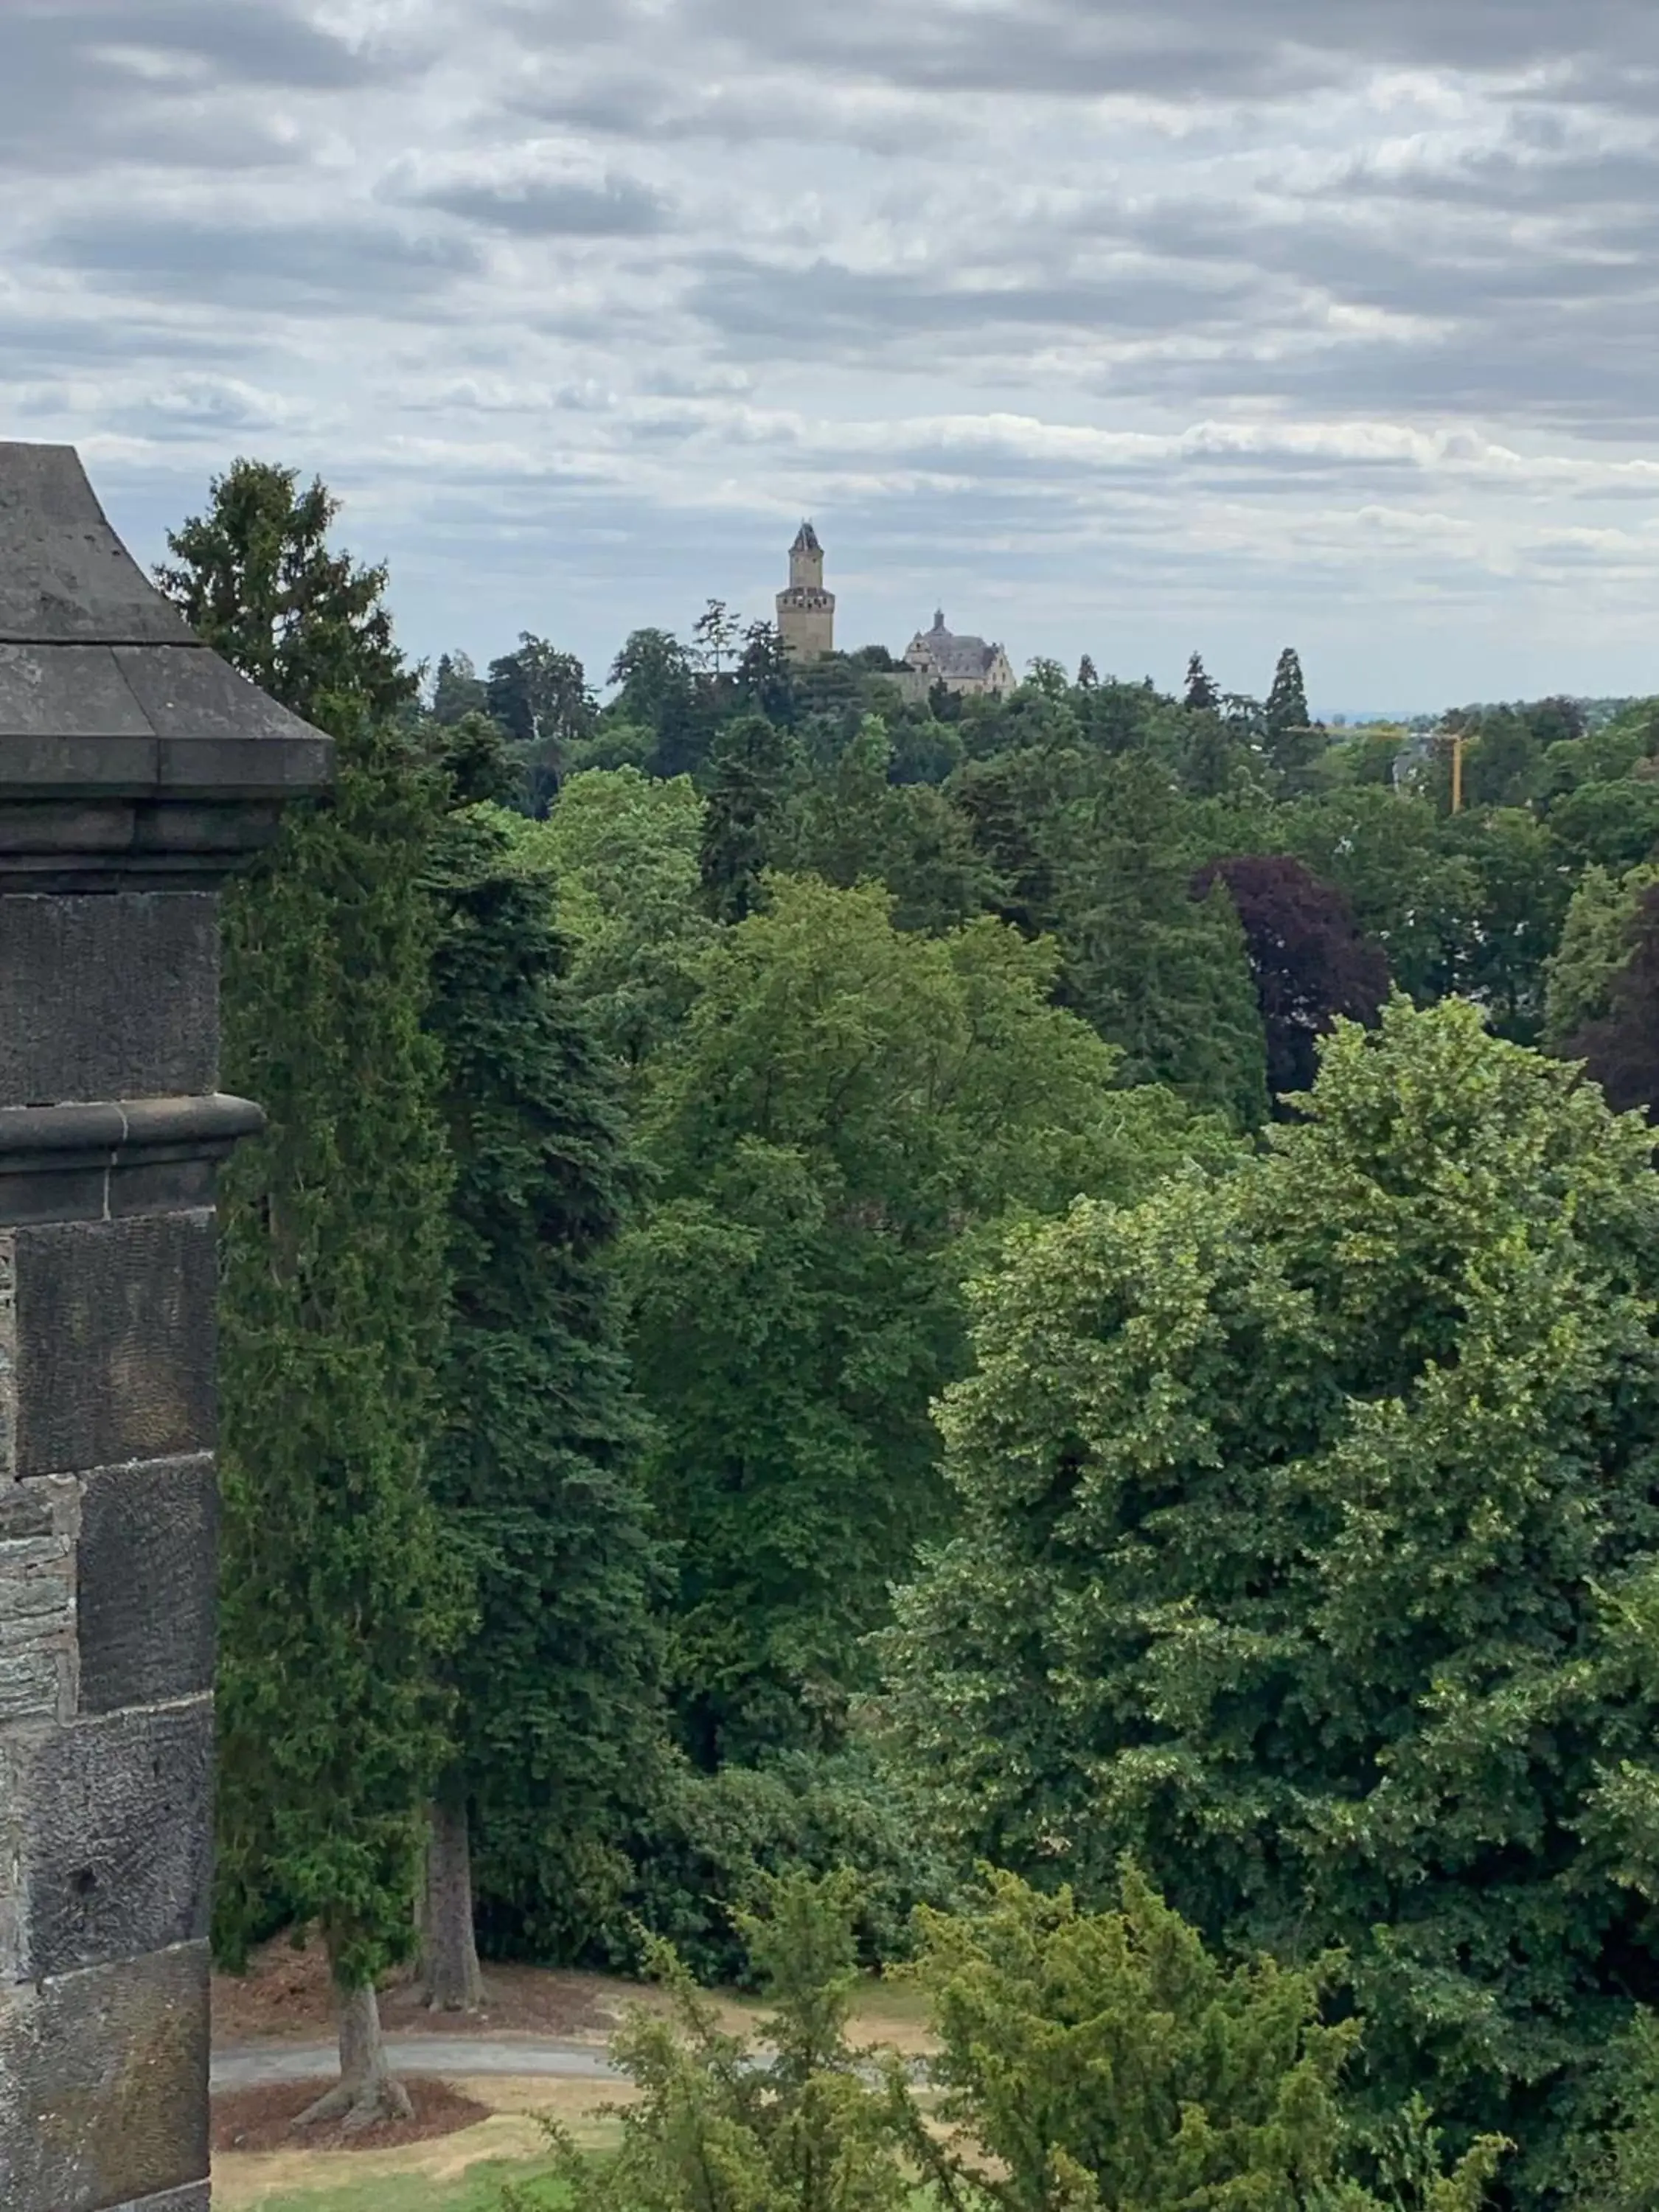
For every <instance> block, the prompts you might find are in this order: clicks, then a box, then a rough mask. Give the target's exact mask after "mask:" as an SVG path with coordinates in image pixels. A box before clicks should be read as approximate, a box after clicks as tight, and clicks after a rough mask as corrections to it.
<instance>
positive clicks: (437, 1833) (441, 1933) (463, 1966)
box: [422, 1790, 483, 2012]
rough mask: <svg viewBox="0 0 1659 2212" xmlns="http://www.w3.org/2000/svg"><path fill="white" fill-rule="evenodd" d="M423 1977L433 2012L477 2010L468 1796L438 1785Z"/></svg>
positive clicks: (479, 1981) (479, 1980)
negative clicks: (440, 1788)
mask: <svg viewBox="0 0 1659 2212" xmlns="http://www.w3.org/2000/svg"><path fill="white" fill-rule="evenodd" d="M422 1936H423V1947H422V1979H423V1980H424V1983H425V1985H426V2001H427V2003H428V2005H429V2006H430V2007H431V2008H432V2009H433V2011H435V2012H477V2009H478V2008H479V2006H480V2005H482V2004H483V1974H482V1973H480V1972H479V1971H478V1949H477V1942H476V1941H475V1940H474V1937H473V1933H472V1850H471V1840H470V1838H469V1835H468V1832H467V1820H466V1799H465V1796H464V1795H463V1794H462V1793H461V1792H460V1791H459V1790H453V1791H451V1790H441V1791H440V1792H439V1795H438V1796H437V1798H436V1800H435V1802H434V1804H433V1807H432V1825H431V1827H430V1829H429V1831H428V1836H427V1850H426V1915H425V1919H424V1923H423V1926H422Z"/></svg>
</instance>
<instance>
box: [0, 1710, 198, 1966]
mask: <svg viewBox="0 0 1659 2212" xmlns="http://www.w3.org/2000/svg"><path fill="white" fill-rule="evenodd" d="M212 1789H213V1707H212V1703H211V1700H210V1699H205V1698H204V1699H197V1700H195V1701H194V1702H193V1703H191V1704H189V1705H168V1706H162V1707H161V1708H159V1709H156V1710H152V1711H131V1712H120V1713H112V1714H109V1715H107V1716H106V1717H103V1718H100V1719H97V1720H87V1721H82V1722H79V1723H76V1726H74V1727H73V1728H66V1729H65V1728H56V1729H30V1730H27V1731H26V1732H23V1733H20V1734H16V1735H6V1736H0V1838H3V1839H4V1847H5V1848H4V1857H3V1862H0V1890H3V1889H7V1888H9V1889H10V1890H11V1892H12V1893H13V1899H14V1902H13V1906H12V1912H11V1918H12V1921H13V1924H14V1927H15V1937H14V1941H15V1951H16V1958H15V1966H14V1968H13V1972H15V1977H16V1978H17V1979H19V1980H23V1981H38V1980H40V1979H41V1978H45V1977H49V1976H52V1975H62V1974H70V1973H74V1972H78V1971H80V1970H82V1969H83V1968H86V1967H89V1966H103V1965H106V1964H108V1963H110V1962H112V1961H114V1960H118V1959H126V1958H133V1957H138V1956H142V1955H143V1954H147V1953H149V1952H151V1951H162V1950H167V1949H168V1948H170V1947H172V1946H173V1945H174V1944H179V1943H190V1942H197V1940H199V1939H200V1938H202V1937H204V1936H206V1934H207V1916H208V1904H209V1897H208V1890H209V1881H210V1873H211V1864H212V1842H213V1839H212V1815H211V1807H212ZM4 1964H5V1962H4V1960H0V1967H3V1966H4Z"/></svg>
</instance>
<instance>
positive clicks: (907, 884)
mask: <svg viewBox="0 0 1659 2212" xmlns="http://www.w3.org/2000/svg"><path fill="white" fill-rule="evenodd" d="M892 759H893V747H892V741H891V739H890V738H889V736H888V732H887V726H886V724H885V722H884V721H883V720H882V719H881V717H880V716H879V715H878V714H866V716H865V718H864V720H863V722H862V723H861V724H860V728H859V731H858V734H857V735H856V736H855V737H854V739H853V740H852V742H851V744H848V746H847V748H846V750H844V751H843V752H842V756H841V757H840V759H839V760H838V761H837V762H836V765H835V767H834V768H833V769H831V771H830V772H829V775H827V776H824V777H822V778H820V779H819V780H818V781H816V782H815V783H814V784H812V785H811V787H810V788H808V789H807V790H805V792H803V793H801V795H800V797H799V799H798V800H797V802H796V805H795V807H794V809H793V815H792V819H791V821H790V823H789V827H788V831H787V836H786V837H785V838H784V840H783V841H782V842H783V843H784V846H785V849H786V854H787V865H788V866H789V867H790V868H791V869H792V870H794V871H797V872H801V873H804V874H811V875H818V876H822V877H823V879H824V881H825V882H826V883H831V884H838V885H840V887H841V888H842V890H851V889H852V887H853V885H854V884H859V883H883V884H886V886H887V888H888V890H890V892H891V893H892V895H893V901H894V908H893V912H894V918H895V920H896V921H897V923H898V925H899V927H900V928H901V929H933V930H939V929H954V928H957V927H960V926H961V924H962V923H963V922H964V921H969V920H971V919H972V917H973V916H974V915H976V914H978V913H979V912H980V910H981V907H982V906H983V905H984V904H985V902H986V900H987V896H988V894H989V893H990V891H991V890H992V888H993V884H992V878H991V873H990V870H989V869H988V867H987V866H986V863H985V862H984V860H982V859H981V856H980V855H979V854H978V853H977V852H976V851H975V848H974V840H973V833H972V830H971V829H970V828H969V823H968V821H967V818H966V817H965V816H963V814H962V813H961V812H960V811H959V810H958V809H957V807H956V806H954V805H952V804H951V801H950V800H949V799H947V798H945V795H944V793H942V792H939V791H936V790H934V789H933V787H932V786H931V785H929V784H925V783H922V784H918V783H908V784H896V783H894V782H892V781H890V774H891V769H892Z"/></svg>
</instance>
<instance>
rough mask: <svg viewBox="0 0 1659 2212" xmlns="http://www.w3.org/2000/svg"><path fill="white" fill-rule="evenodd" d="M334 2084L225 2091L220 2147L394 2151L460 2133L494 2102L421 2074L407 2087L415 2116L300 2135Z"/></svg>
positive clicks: (219, 2105)
mask: <svg viewBox="0 0 1659 2212" xmlns="http://www.w3.org/2000/svg"><path fill="white" fill-rule="evenodd" d="M329 2086H330V2085H329V2083H328V2082H326V2081H283V2082H279V2083H276V2084H273V2085H272V2086H271V2087H269V2088H264V2089H228V2090H222V2091H221V2092H220V2093H219V2094H218V2095H217V2096H216V2097H215V2099H214V2100H213V2148H214V2149H215V2151H216V2152H219V2151H265V2150H288V2151H292V2150H297V2149H304V2150H307V2151H331V2150H356V2151H363V2150H390V2149H392V2148H396V2147H397V2146H398V2145H399V2144H401V2143H416V2142H431V2141H433V2140H434V2139H435V2137H436V2136H453V2135H458V2134H459V2132H460V2130H462V2129H463V2128H471V2127H476V2126H477V2124H478V2122H479V2121H480V2120H487V2119H488V2118H489V2106H488V2105H482V2104H480V2103H479V2102H478V2101H477V2099H476V2098H472V2097H468V2096H465V2095H463V2094H462V2093H461V2092H460V2091H459V2089H453V2088H452V2087H450V2085H449V2083H448V2082H447V2081H428V2080H425V2079H423V2078H422V2077H421V2076H419V2075H415V2076H413V2077H411V2078H410V2080H408V2081H405V2083H404V2087H405V2088H406V2089H407V2090H408V2091H409V2095H410V2102H411V2103H412V2104H413V2106H414V2107H415V2117H414V2118H413V2119H412V2120H398V2121H395V2122H394V2123H392V2124H391V2125H390V2126H387V2127H380V2128H365V2129H363V2130H362V2131H361V2132H360V2133H359V2134H356V2135H348V2134H347V2133H346V2132H345V2130H343V2129H342V2128H337V2127H325V2128H307V2129H306V2130H304V2132H303V2133H301V2134H296V2133H295V2128H294V2122H295V2120H296V2119H297V2118H298V2117H299V2115H300V2114H301V2112H304V2111H305V2109H306V2107H307V2105H312V2104H314V2103H315V2102H316V2100H317V2099H318V2098H319V2097H320V2096H321V2095H322V2093H323V2092H324V2090H325V2089H326V2088H328V2087H329Z"/></svg>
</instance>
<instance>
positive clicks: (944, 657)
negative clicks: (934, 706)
mask: <svg viewBox="0 0 1659 2212" xmlns="http://www.w3.org/2000/svg"><path fill="white" fill-rule="evenodd" d="M904 668H905V672H904V675H903V676H902V678H900V683H901V684H902V688H903V690H904V694H905V696H906V697H907V698H909V699H925V698H926V697H927V695H928V693H929V692H930V691H931V690H933V686H934V685H935V684H943V685H944V686H945V690H947V691H954V692H956V693H957V694H958V696H961V697H963V698H1000V697H1001V696H1003V694H1004V693H1005V692H1008V691H1012V690H1013V688H1014V684H1015V681H1016V678H1015V676H1014V671H1013V667H1012V664H1011V662H1010V661H1009V659H1008V656H1007V654H1006V653H1005V652H1004V651H1003V649H1002V647H1000V645H987V643H986V642H985V640H984V639H983V638H982V637H958V636H957V635H956V633H955V632H954V631H953V630H948V629H946V628H945V611H944V609H943V608H941V609H940V610H939V612H938V613H937V614H936V615H935V616H934V617H933V628H932V629H930V630H918V631H917V632H916V634H915V636H914V637H913V638H912V639H911V641H910V642H909V644H908V647H906V648H905V654H904Z"/></svg>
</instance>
